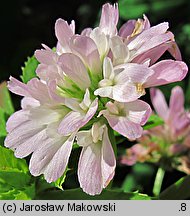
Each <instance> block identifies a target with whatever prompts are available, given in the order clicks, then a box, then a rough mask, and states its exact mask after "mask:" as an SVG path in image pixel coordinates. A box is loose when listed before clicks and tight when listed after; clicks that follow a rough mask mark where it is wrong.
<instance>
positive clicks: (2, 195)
mask: <svg viewBox="0 0 190 216" xmlns="http://www.w3.org/2000/svg"><path fill="white" fill-rule="evenodd" d="M0 186H2V185H0ZM34 197H35V184H34V183H33V184H31V185H29V186H26V187H23V188H22V189H17V188H14V187H12V188H11V187H10V188H8V189H7V191H3V192H2V191H1V190H0V200H31V199H34Z"/></svg>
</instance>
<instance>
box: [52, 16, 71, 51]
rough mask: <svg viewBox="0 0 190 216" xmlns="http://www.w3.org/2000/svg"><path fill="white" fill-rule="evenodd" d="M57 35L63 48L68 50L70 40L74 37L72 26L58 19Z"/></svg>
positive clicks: (56, 25) (56, 24)
mask: <svg viewBox="0 0 190 216" xmlns="http://www.w3.org/2000/svg"><path fill="white" fill-rule="evenodd" d="M55 35H56V37H57V39H58V41H59V42H60V43H61V45H62V47H63V48H65V49H68V44H69V40H70V39H71V37H72V36H73V35H74V32H73V28H72V26H69V25H68V23H67V22H66V21H65V20H63V19H58V20H57V21H56V23H55Z"/></svg>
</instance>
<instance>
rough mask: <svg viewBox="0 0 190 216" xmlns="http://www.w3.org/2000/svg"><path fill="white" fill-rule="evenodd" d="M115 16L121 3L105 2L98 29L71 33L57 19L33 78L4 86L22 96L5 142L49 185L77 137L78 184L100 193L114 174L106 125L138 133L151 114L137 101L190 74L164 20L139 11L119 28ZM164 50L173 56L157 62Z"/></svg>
mask: <svg viewBox="0 0 190 216" xmlns="http://www.w3.org/2000/svg"><path fill="white" fill-rule="evenodd" d="M118 17H119V14H118V5H117V4H115V5H113V6H112V5H110V4H105V5H104V6H103V8H102V14H101V19H100V23H99V26H98V27H96V28H94V29H91V28H87V29H85V30H84V31H82V33H81V34H76V33H75V23H74V21H72V22H71V24H68V23H67V22H66V21H65V20H63V19H58V20H57V21H56V23H55V35H56V37H57V40H58V42H57V46H56V49H55V51H53V50H52V49H50V48H49V47H47V46H46V45H43V49H41V50H37V51H36V52H35V57H36V58H37V60H38V61H39V62H40V64H39V65H38V68H37V70H36V74H37V76H38V78H33V79H32V80H30V81H29V82H28V83H27V84H24V83H22V82H20V81H18V80H16V79H15V78H13V77H11V78H10V81H9V83H8V88H9V89H10V91H12V92H13V93H16V94H18V95H21V96H24V98H23V100H22V104H21V105H22V109H21V110H20V111H18V112H16V113H15V114H13V115H12V116H11V117H10V119H9V120H8V122H7V131H8V136H7V138H6V140H5V146H7V147H9V148H11V149H13V150H14V151H15V156H16V157H18V158H23V157H26V156H28V155H30V154H32V156H31V159H30V165H29V168H30V172H31V174H32V175H34V176H39V175H41V174H44V177H45V179H46V180H47V182H53V181H55V180H57V179H58V178H59V177H60V176H62V174H63V173H64V171H65V169H66V167H67V164H68V160H69V156H70V154H71V150H72V146H73V142H74V141H75V140H76V142H77V143H78V145H79V146H81V147H82V151H81V155H80V159H79V164H78V179H79V183H80V186H81V188H82V189H83V190H84V191H85V192H86V193H88V194H91V195H95V194H99V193H101V191H102V189H103V188H105V187H106V186H107V185H108V184H109V182H110V181H111V179H112V178H113V176H114V172H115V166H116V159H115V155H114V151H113V147H112V144H111V141H110V137H109V135H108V134H109V133H108V132H109V130H112V129H113V130H115V131H117V132H119V133H120V134H122V135H123V136H125V137H127V138H128V139H130V140H134V139H137V138H139V137H140V136H141V135H142V133H143V129H142V125H144V124H145V123H146V121H147V119H148V118H149V116H150V114H151V108H150V106H149V105H148V104H147V103H146V102H144V101H142V100H139V98H140V97H141V96H143V95H144V94H145V93H146V92H145V89H146V88H149V87H152V86H159V85H164V84H167V83H171V82H176V81H179V80H182V79H183V78H184V77H185V76H186V74H187V66H186V64H185V63H184V62H182V61H181V55H180V51H179V49H178V47H177V45H176V43H175V41H174V35H173V34H172V33H171V32H170V31H168V28H169V27H168V23H166V22H164V23H161V24H159V25H156V26H153V27H151V26H150V23H149V20H148V19H147V17H146V16H144V17H143V19H138V20H129V21H128V22H127V23H125V24H124V25H123V26H122V27H121V28H120V30H119V31H118V30H117V23H118ZM166 50H168V51H169V52H170V53H171V55H172V56H173V57H174V58H175V59H176V60H163V61H159V62H157V60H158V59H159V58H160V56H161V55H162V54H163V53H164V52H165V51H166ZM155 62H157V63H155ZM111 128H112V129H111Z"/></svg>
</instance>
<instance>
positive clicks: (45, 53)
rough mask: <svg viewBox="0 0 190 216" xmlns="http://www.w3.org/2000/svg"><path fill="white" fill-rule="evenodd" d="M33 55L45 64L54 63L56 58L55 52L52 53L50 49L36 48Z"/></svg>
mask: <svg viewBox="0 0 190 216" xmlns="http://www.w3.org/2000/svg"><path fill="white" fill-rule="evenodd" d="M35 57H36V58H37V60H38V61H39V62H40V63H43V64H46V65H51V64H55V63H56V60H57V54H56V53H54V52H53V51H52V50H44V49H42V50H36V51H35Z"/></svg>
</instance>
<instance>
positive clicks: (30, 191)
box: [0, 146, 35, 199]
mask: <svg viewBox="0 0 190 216" xmlns="http://www.w3.org/2000/svg"><path fill="white" fill-rule="evenodd" d="M0 158H1V160H0V199H33V198H34V195H35V185H34V183H32V178H31V176H30V175H29V172H28V166H27V164H26V161H25V160H23V159H17V158H15V156H14V154H13V152H12V151H11V150H9V149H6V148H4V147H2V146H0Z"/></svg>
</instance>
